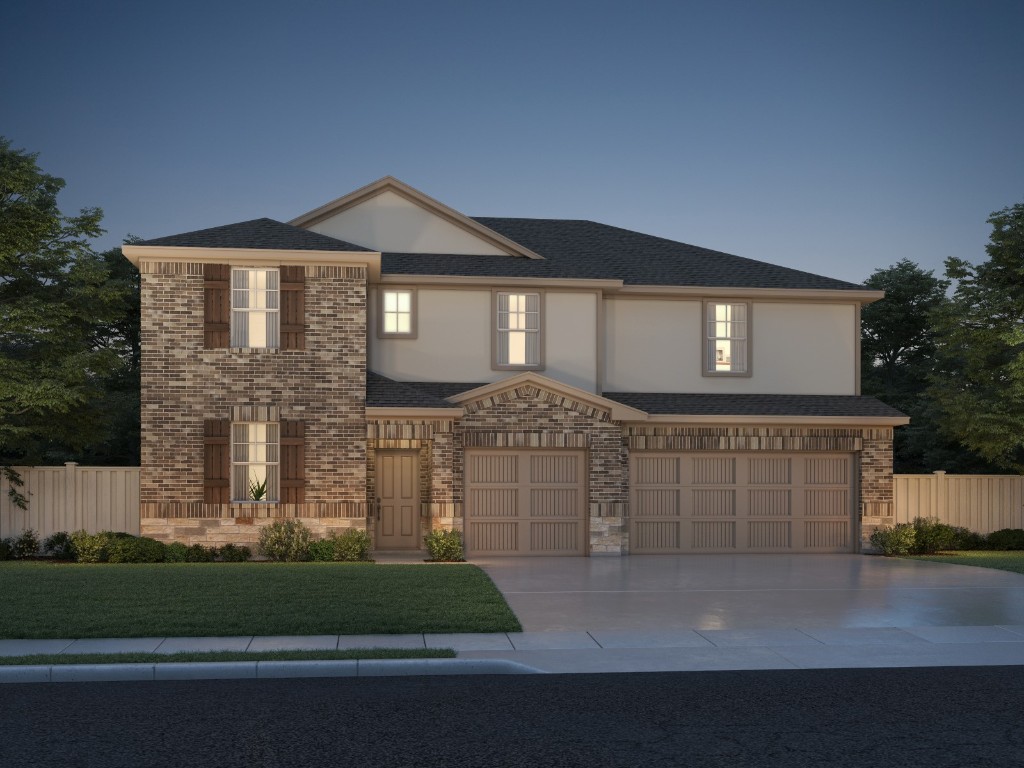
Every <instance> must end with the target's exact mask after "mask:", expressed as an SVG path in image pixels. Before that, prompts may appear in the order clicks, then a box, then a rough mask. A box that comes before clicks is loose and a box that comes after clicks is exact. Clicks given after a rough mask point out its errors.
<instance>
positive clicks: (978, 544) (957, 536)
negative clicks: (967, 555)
mask: <svg viewBox="0 0 1024 768" xmlns="http://www.w3.org/2000/svg"><path fill="white" fill-rule="evenodd" d="M984 548H985V536H984V535H983V534H980V533H975V532H974V531H972V530H971V529H970V528H963V527H956V528H954V529H953V546H952V549H962V550H971V549H984Z"/></svg>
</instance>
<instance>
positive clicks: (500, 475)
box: [466, 453, 519, 484]
mask: <svg viewBox="0 0 1024 768" xmlns="http://www.w3.org/2000/svg"><path fill="white" fill-rule="evenodd" d="M518 478H519V455H518V454H515V453H509V454H497V453H488V454H469V455H468V456H467V461H466V480H467V482H468V483H474V484H476V483H515V482H517V481H518Z"/></svg>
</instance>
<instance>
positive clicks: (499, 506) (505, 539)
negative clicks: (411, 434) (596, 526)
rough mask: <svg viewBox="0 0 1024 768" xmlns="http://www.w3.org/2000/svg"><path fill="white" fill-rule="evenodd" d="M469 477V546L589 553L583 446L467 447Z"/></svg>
mask: <svg viewBox="0 0 1024 768" xmlns="http://www.w3.org/2000/svg"><path fill="white" fill-rule="evenodd" d="M465 479H466V549H467V550H468V551H469V552H472V553H473V554H474V555H582V554H585V551H586V550H585V536H586V527H587V526H586V523H587V518H586V511H587V482H586V480H587V463H586V453H585V452H583V451H559V450H533V451H531V450H468V451H466V469H465Z"/></svg>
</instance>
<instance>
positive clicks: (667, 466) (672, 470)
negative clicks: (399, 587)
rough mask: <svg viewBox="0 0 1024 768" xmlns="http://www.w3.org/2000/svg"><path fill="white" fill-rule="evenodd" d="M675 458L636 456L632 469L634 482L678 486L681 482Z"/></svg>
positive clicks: (678, 465) (679, 461) (677, 459)
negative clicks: (633, 468) (634, 475)
mask: <svg viewBox="0 0 1024 768" xmlns="http://www.w3.org/2000/svg"><path fill="white" fill-rule="evenodd" d="M682 461H683V460H682V458H680V457H677V456H637V457H636V459H635V463H634V467H635V472H636V482H637V483H638V484H643V485H678V484H679V483H680V482H682V475H681V472H680V466H681V464H682Z"/></svg>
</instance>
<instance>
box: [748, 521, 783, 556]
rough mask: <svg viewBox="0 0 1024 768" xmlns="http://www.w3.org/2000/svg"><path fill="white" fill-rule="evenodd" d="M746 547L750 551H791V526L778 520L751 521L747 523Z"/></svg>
mask: <svg viewBox="0 0 1024 768" xmlns="http://www.w3.org/2000/svg"><path fill="white" fill-rule="evenodd" d="M747 546H748V547H749V548H750V549H780V550H788V549H791V548H792V546H793V524H792V523H790V522H789V521H780V520H758V521H751V522H749V523H747Z"/></svg>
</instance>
